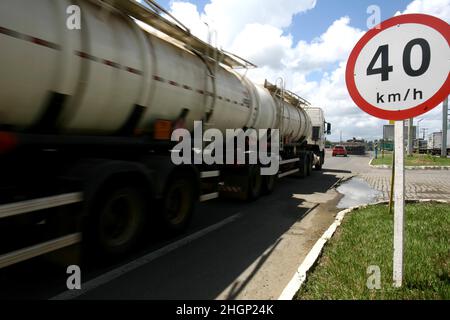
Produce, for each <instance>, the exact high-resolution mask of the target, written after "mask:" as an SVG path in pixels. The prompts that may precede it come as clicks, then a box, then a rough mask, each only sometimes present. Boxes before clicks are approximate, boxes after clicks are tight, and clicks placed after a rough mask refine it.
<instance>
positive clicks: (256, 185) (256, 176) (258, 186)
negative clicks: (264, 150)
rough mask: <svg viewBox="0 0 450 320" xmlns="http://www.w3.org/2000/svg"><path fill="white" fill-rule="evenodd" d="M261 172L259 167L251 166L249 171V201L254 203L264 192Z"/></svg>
mask: <svg viewBox="0 0 450 320" xmlns="http://www.w3.org/2000/svg"><path fill="white" fill-rule="evenodd" d="M262 180H263V179H262V177H261V170H260V168H259V167H258V166H251V167H250V168H249V170H248V190H247V200H249V201H253V200H256V199H258V198H259V196H260V195H261V192H262V184H263V181H262Z"/></svg>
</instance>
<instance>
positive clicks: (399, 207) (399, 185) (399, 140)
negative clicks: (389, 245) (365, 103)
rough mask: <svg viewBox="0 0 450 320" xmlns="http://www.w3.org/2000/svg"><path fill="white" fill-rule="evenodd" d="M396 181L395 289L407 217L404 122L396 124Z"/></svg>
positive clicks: (399, 280) (399, 276)
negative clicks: (405, 218)
mask: <svg viewBox="0 0 450 320" xmlns="http://www.w3.org/2000/svg"><path fill="white" fill-rule="evenodd" d="M394 139H395V179H394V266H393V270H394V287H397V288H399V287H401V286H402V279H403V239H404V238H403V231H404V215H405V161H404V159H405V145H404V143H405V138H404V122H403V121H396V122H395V138H394Z"/></svg>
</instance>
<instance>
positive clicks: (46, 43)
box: [0, 26, 61, 50]
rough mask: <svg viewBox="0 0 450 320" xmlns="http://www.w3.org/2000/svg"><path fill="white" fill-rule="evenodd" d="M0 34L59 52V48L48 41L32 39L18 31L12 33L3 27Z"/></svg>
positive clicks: (0, 28)
mask: <svg viewBox="0 0 450 320" xmlns="http://www.w3.org/2000/svg"><path fill="white" fill-rule="evenodd" d="M0 33H1V34H4V35H7V36H10V37H13V38H16V39H20V40H24V41H28V42H31V43H34V44H37V45H40V46H43V47H47V48H50V49H53V50H61V46H60V45H58V44H56V43H53V42H50V41H47V40H44V39H40V38H36V37H32V36H29V35H27V34H24V33H20V32H18V31H14V30H11V29H8V28H5V27H1V26H0Z"/></svg>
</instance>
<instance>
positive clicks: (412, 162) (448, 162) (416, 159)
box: [372, 153, 450, 166]
mask: <svg viewBox="0 0 450 320" xmlns="http://www.w3.org/2000/svg"><path fill="white" fill-rule="evenodd" d="M372 165H389V166H390V165H392V153H387V154H385V155H384V158H382V157H381V154H378V159H373V160H372ZM405 166H450V158H441V157H433V156H431V155H428V154H414V155H413V156H411V157H409V156H405Z"/></svg>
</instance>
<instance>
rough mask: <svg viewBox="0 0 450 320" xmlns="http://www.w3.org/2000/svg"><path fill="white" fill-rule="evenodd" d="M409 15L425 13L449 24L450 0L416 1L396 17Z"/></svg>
mask: <svg viewBox="0 0 450 320" xmlns="http://www.w3.org/2000/svg"><path fill="white" fill-rule="evenodd" d="M407 13H425V14H429V15H432V16H435V17H438V18H440V19H442V20H445V21H447V22H449V21H450V0H414V1H413V2H411V3H410V4H409V5H408V6H407V7H406V9H405V10H404V11H403V12H397V13H396V15H399V14H407Z"/></svg>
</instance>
